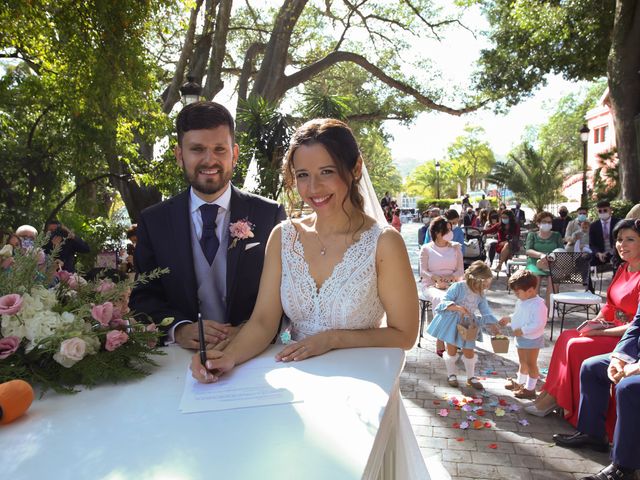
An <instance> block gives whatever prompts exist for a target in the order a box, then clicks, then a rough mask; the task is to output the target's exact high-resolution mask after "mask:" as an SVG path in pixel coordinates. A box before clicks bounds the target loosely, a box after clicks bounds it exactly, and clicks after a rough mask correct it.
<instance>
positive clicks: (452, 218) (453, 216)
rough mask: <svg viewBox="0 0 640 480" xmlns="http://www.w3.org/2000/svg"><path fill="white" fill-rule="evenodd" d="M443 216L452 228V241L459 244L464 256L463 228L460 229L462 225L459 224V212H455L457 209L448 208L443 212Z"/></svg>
mask: <svg viewBox="0 0 640 480" xmlns="http://www.w3.org/2000/svg"><path fill="white" fill-rule="evenodd" d="M444 216H445V218H446V219H447V220H449V223H450V224H451V228H453V241H454V242H458V243H459V244H460V248H461V249H462V255H463V256H464V249H465V245H464V230H462V227H461V226H460V214H459V213H458V212H457V210H455V209H453V208H450V209H449V210H447V211H446V212H445V214H444Z"/></svg>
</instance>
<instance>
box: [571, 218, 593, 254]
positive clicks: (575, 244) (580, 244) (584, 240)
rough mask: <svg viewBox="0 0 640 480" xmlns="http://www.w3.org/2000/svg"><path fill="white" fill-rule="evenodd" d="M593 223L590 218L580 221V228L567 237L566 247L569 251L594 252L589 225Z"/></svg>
mask: <svg viewBox="0 0 640 480" xmlns="http://www.w3.org/2000/svg"><path fill="white" fill-rule="evenodd" d="M590 226H591V223H590V222H589V220H584V221H583V222H580V229H579V230H576V231H575V232H573V233H572V234H571V235H568V236H566V237H565V242H567V243H566V245H565V248H566V249H567V252H586V253H592V250H591V247H590V246H589V227H590Z"/></svg>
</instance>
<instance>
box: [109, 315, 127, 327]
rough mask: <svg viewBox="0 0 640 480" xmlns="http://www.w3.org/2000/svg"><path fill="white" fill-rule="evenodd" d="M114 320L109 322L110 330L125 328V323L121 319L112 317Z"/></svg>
mask: <svg viewBox="0 0 640 480" xmlns="http://www.w3.org/2000/svg"><path fill="white" fill-rule="evenodd" d="M113 317H114V318H112V319H111V321H110V322H109V326H110V327H111V328H120V327H126V326H127V321H126V320H123V319H122V318H120V317H118V316H116V315H114V316H113Z"/></svg>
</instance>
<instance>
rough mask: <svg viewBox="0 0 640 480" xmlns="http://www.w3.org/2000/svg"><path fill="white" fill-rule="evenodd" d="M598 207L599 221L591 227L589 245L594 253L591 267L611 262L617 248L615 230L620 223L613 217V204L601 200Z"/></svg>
mask: <svg viewBox="0 0 640 480" xmlns="http://www.w3.org/2000/svg"><path fill="white" fill-rule="evenodd" d="M597 207H598V218H599V220H598V221H595V222H593V223H592V224H591V226H590V227H589V243H590V247H591V250H592V251H593V258H592V259H591V265H594V266H597V265H603V264H607V263H609V262H611V259H612V257H613V255H614V252H615V246H616V241H615V239H614V238H613V229H614V227H615V226H616V224H617V223H618V222H619V221H620V219H619V218H616V217H612V216H611V204H610V203H609V201H608V200H600V201H599V202H598V204H597Z"/></svg>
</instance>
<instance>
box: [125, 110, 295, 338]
mask: <svg viewBox="0 0 640 480" xmlns="http://www.w3.org/2000/svg"><path fill="white" fill-rule="evenodd" d="M176 127H177V134H178V145H177V147H176V149H175V156H176V160H177V162H178V165H179V166H180V167H181V168H182V170H183V172H184V176H185V178H186V180H187V182H188V183H189V185H190V187H189V188H188V189H187V190H186V191H184V192H182V193H180V194H179V195H176V196H175V197H172V198H170V199H168V200H166V201H164V202H162V203H159V204H157V205H154V206H152V207H149V208H147V209H145V210H144V211H143V212H142V215H141V217H140V220H139V221H138V230H137V235H138V243H137V245H136V250H135V265H136V268H137V270H138V271H139V272H141V273H142V272H149V271H151V270H153V269H155V268H158V267H160V268H168V269H169V271H170V273H169V274H167V275H164V276H162V277H161V278H159V279H157V280H154V281H151V282H148V283H146V284H144V285H139V286H138V287H136V288H135V289H134V290H133V292H132V293H131V299H130V301H129V305H130V307H131V308H132V309H133V310H134V311H135V312H137V313H142V314H146V315H148V316H149V317H151V319H152V320H153V321H154V322H156V323H160V322H161V321H162V320H163V319H164V318H167V317H172V318H173V321H172V323H171V325H169V327H167V328H166V330H165V333H166V337H165V342H166V343H173V342H177V343H178V344H180V345H181V346H183V347H185V348H194V349H195V348H198V345H199V343H198V328H197V323H196V321H197V319H198V317H199V316H201V318H202V319H203V320H204V326H205V339H206V342H207V345H208V346H215V345H217V344H218V343H220V342H221V341H224V340H227V339H230V338H231V337H232V336H233V335H235V333H236V332H237V330H238V328H239V326H240V325H241V324H242V323H243V322H245V321H246V320H247V319H248V318H249V316H250V315H251V312H252V311H253V307H254V305H255V301H256V297H257V294H258V286H259V283H260V275H261V273H262V266H263V263H264V251H265V247H266V243H267V239H268V238H269V234H270V233H271V230H272V229H273V227H274V226H275V225H277V224H278V223H279V222H280V221H282V220H283V219H284V218H285V217H286V216H285V213H284V210H283V208H282V207H281V206H279V205H278V204H277V203H276V202H273V201H271V200H268V199H266V198H262V197H259V196H257V195H252V194H249V193H245V192H242V191H240V190H238V189H237V188H235V187H234V186H233V185H232V184H231V177H232V175H233V169H234V168H235V166H236V162H237V161H238V145H237V144H236V143H235V140H234V121H233V117H232V116H231V114H230V113H229V111H228V110H227V109H226V108H224V107H223V106H222V105H220V104H217V103H215V102H197V103H193V104H190V105H188V106H186V107H185V108H183V109H182V111H181V112H180V113H179V114H178V118H177V120H176Z"/></svg>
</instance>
